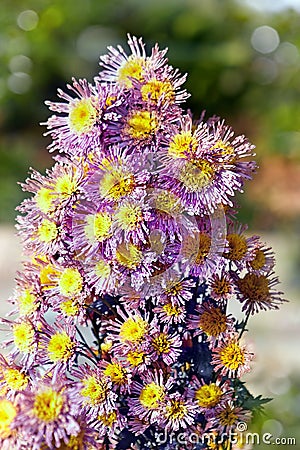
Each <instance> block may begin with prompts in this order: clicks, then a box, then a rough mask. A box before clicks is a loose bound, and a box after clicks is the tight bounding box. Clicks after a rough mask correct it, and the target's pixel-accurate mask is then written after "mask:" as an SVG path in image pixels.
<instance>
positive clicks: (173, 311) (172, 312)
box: [163, 303, 183, 317]
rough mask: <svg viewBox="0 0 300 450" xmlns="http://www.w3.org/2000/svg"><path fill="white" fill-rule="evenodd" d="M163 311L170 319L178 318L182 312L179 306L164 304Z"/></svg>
mask: <svg viewBox="0 0 300 450" xmlns="http://www.w3.org/2000/svg"><path fill="white" fill-rule="evenodd" d="M163 310H164V312H165V313H166V314H167V316H170V317H172V316H179V315H180V314H181V313H182V311H183V309H182V308H180V306H176V305H172V303H166V304H165V305H164V306H163Z"/></svg>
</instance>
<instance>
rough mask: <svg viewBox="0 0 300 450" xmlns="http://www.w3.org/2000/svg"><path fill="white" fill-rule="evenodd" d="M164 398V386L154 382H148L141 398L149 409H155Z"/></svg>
mask: <svg viewBox="0 0 300 450" xmlns="http://www.w3.org/2000/svg"><path fill="white" fill-rule="evenodd" d="M163 399H164V388H163V387H162V386H159V385H158V384H156V383H154V382H152V383H149V384H147V385H146V386H145V387H144V388H143V389H142V391H141V393H140V397H139V400H140V402H141V404H142V405H143V406H144V407H145V408H147V409H155V408H157V407H158V405H159V402H160V401H162V400H163Z"/></svg>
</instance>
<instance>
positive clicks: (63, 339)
mask: <svg viewBox="0 0 300 450" xmlns="http://www.w3.org/2000/svg"><path fill="white" fill-rule="evenodd" d="M74 347H75V343H74V342H73V341H72V339H71V338H70V336H68V335H67V333H66V332H65V331H63V332H61V333H60V332H57V333H55V334H54V335H53V336H51V338H50V341H49V344H48V347H47V352H48V357H49V360H50V361H52V362H58V361H64V362H66V361H68V359H70V357H71V356H72V355H73V351H74Z"/></svg>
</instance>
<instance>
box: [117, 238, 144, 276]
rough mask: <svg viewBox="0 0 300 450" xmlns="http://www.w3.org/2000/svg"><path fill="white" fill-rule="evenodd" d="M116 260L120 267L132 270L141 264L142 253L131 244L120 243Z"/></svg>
mask: <svg viewBox="0 0 300 450" xmlns="http://www.w3.org/2000/svg"><path fill="white" fill-rule="evenodd" d="M116 260H117V262H118V263H119V264H120V265H121V266H123V267H126V268H127V269H131V270H134V269H136V268H137V267H138V266H139V265H140V263H141V262H142V260H143V253H142V252H141V250H139V248H138V247H137V246H136V245H134V244H131V242H129V243H128V244H125V242H122V243H121V244H119V245H118V247H117V250H116Z"/></svg>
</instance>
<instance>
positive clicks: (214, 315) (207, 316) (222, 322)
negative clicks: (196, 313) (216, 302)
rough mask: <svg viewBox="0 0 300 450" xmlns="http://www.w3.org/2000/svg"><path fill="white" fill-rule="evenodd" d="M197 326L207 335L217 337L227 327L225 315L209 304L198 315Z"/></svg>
mask: <svg viewBox="0 0 300 450" xmlns="http://www.w3.org/2000/svg"><path fill="white" fill-rule="evenodd" d="M199 328H200V329H201V330H202V331H204V333H205V334H207V335H208V336H214V337H218V336H219V335H220V334H221V333H224V332H225V331H226V329H227V317H226V314H224V313H223V312H222V311H221V309H220V308H218V307H214V306H210V307H209V308H207V309H206V310H205V311H204V312H203V313H202V314H201V316H200V319H199Z"/></svg>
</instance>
